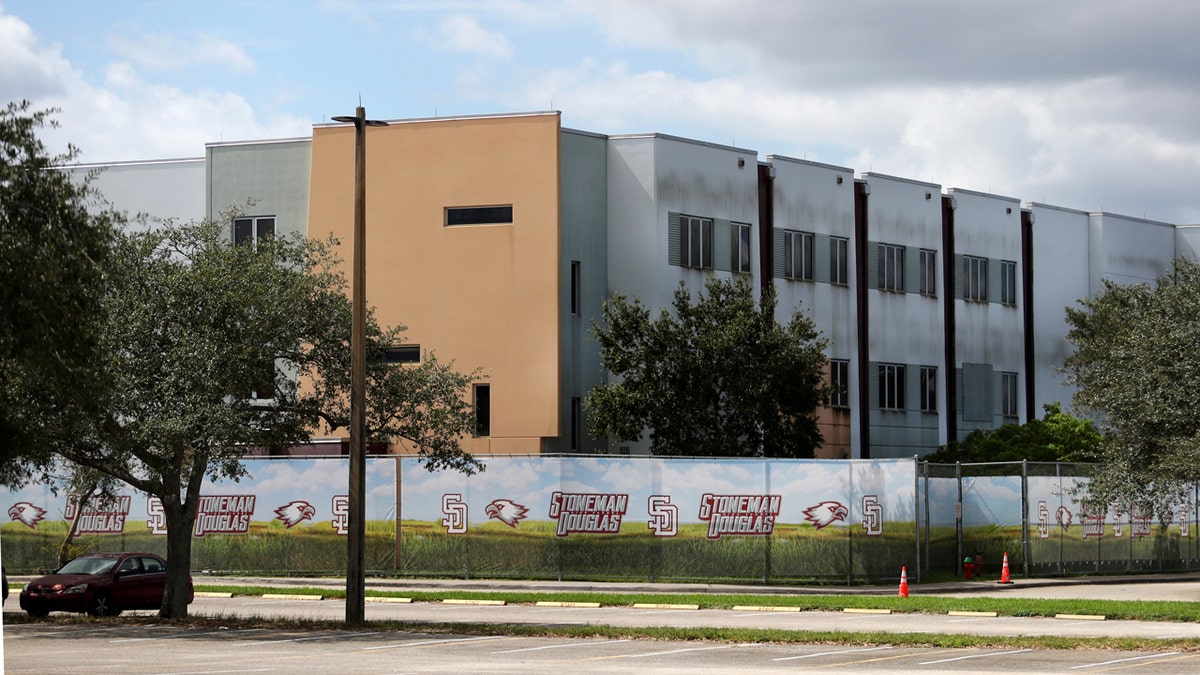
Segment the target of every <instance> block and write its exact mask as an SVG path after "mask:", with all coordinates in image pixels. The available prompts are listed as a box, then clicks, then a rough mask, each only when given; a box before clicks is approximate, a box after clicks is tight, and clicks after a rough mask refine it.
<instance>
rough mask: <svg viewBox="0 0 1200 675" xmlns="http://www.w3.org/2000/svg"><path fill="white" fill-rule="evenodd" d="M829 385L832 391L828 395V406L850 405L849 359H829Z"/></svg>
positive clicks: (841, 406)
mask: <svg viewBox="0 0 1200 675" xmlns="http://www.w3.org/2000/svg"><path fill="white" fill-rule="evenodd" d="M829 385H830V387H832V389H833V392H832V393H830V395H829V407H831V408H849V407H850V361H848V360H846V359H830V360H829Z"/></svg>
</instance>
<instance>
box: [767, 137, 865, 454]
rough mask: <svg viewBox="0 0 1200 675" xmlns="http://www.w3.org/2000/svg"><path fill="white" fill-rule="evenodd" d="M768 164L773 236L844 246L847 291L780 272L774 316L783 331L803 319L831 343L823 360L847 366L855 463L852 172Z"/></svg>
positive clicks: (777, 160) (783, 160)
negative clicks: (823, 239)
mask: <svg viewBox="0 0 1200 675" xmlns="http://www.w3.org/2000/svg"><path fill="white" fill-rule="evenodd" d="M767 161H768V162H769V163H770V165H771V167H772V168H774V170H775V179H774V186H773V203H772V209H773V212H774V213H773V217H774V221H775V222H774V226H775V229H776V230H779V229H788V230H799V231H802V232H812V233H814V234H825V235H830V236H834V237H843V238H845V239H847V240H848V246H847V249H848V250H847V281H848V284H847V285H844V286H843V285H834V284H831V283H827V282H814V281H797V280H790V279H785V278H784V277H783V269H777V270H775V280H774V281H775V289H776V291H777V295H778V299H779V305H778V307H777V308H776V312H775V316H776V319H777V320H778V321H779V322H780V323H783V324H785V325H786V323H787V322H788V321H789V320H790V319H791V316H792V314H793V312H795V311H796V310H797V309H800V310H801V311H803V312H805V313H807V314H808V315H809V316H811V317H812V319H813V321H814V322H815V323H816V325H817V329H818V330H819V331H821V335H822V337H824V338H825V339H827V340H828V341H829V345H828V347H827V348H826V350H825V355H826V356H827V357H828V358H830V359H839V360H847V361H849V362H850V363H849V373H848V376H849V380H850V381H849V387H848V389H849V391H848V392H847V393H848V395H849V398H850V402H851V405H850V430H851V434H850V435H851V456H853V457H859V456H861V447H860V443H859V440H860V439H859V438H858V434H857V433H856V430H857V429H858V424H859V415H860V413H861V410H860V409H859V408H860V407H859V406H858V405H855V403H856V402H857V401H858V394H859V392H858V371H859V360H858V322H857V317H858V307H857V303H856V298H855V292H856V288H857V279H858V276H857V268H856V267H855V257H854V251H855V237H854V171H853V170H852V169H847V168H843V167H838V166H830V165H827V164H819V163H816V162H809V161H805V160H798V159H791V158H788V157H780V156H776V155H769V156H768V157H767ZM839 180H840V182H839ZM776 245H777V246H778V245H780V244H779V243H776ZM775 253H776V256H775V257H776V258H777V259H778V258H779V257H780V256H781V255H782V251H776V252H775Z"/></svg>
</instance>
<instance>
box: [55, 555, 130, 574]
mask: <svg viewBox="0 0 1200 675" xmlns="http://www.w3.org/2000/svg"><path fill="white" fill-rule="evenodd" d="M116 564H117V559H116V558H88V557H83V558H76V559H74V560H72V561H71V562H69V563H67V564H66V565H63V566H62V569H60V570H59V571H58V573H59V574H108V573H109V572H111V571H112V569H113V567H115V566H116Z"/></svg>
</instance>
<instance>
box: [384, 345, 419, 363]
mask: <svg viewBox="0 0 1200 675" xmlns="http://www.w3.org/2000/svg"><path fill="white" fill-rule="evenodd" d="M383 356H384V360H385V361H387V362H388V363H420V362H421V345H393V346H391V347H387V348H385V349H384V350H383Z"/></svg>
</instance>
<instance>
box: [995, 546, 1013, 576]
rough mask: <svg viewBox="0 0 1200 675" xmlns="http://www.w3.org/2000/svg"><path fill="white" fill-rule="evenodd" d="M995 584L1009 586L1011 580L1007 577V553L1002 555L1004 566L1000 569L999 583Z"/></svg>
mask: <svg viewBox="0 0 1200 675" xmlns="http://www.w3.org/2000/svg"><path fill="white" fill-rule="evenodd" d="M997 583H1001V584H1011V583H1012V579H1011V578H1009V576H1008V552H1007V551H1006V552H1005V553H1004V566H1003V567H1001V568H1000V581H998V582H997Z"/></svg>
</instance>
